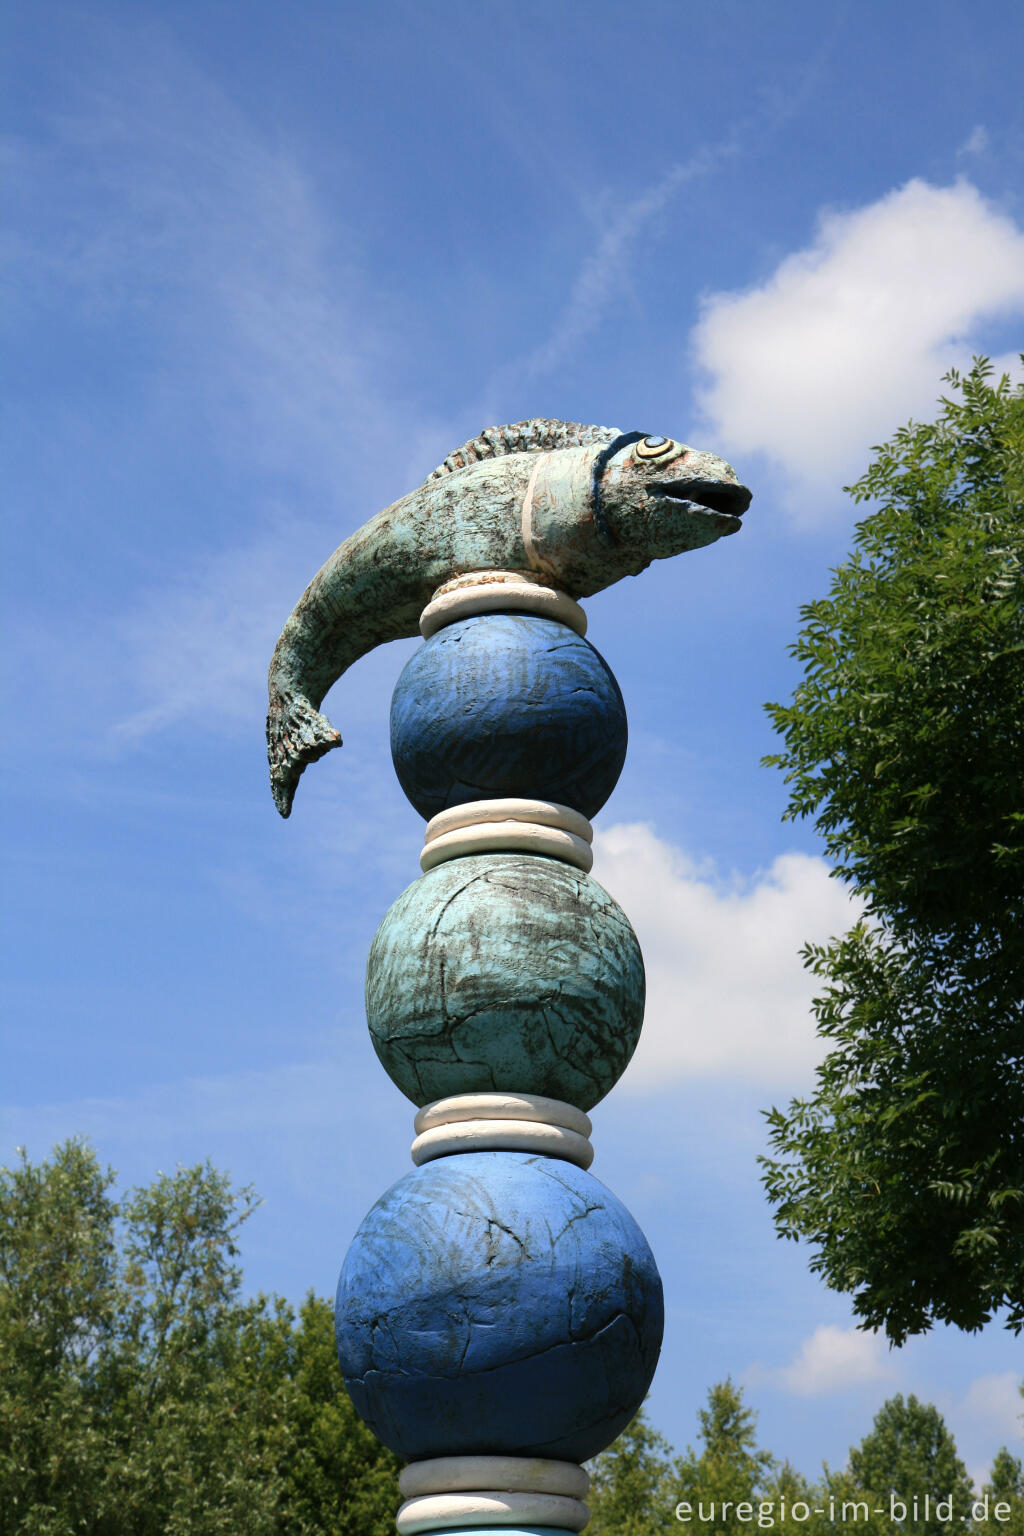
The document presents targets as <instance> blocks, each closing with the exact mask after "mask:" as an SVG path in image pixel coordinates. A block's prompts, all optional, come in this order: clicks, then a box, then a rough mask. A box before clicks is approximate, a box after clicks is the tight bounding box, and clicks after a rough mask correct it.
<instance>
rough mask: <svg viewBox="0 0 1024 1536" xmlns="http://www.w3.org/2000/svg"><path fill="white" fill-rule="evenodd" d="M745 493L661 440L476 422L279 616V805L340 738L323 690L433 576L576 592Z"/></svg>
mask: <svg viewBox="0 0 1024 1536" xmlns="http://www.w3.org/2000/svg"><path fill="white" fill-rule="evenodd" d="M749 504H750V492H749V491H748V490H747V488H746V487H745V486H743V485H741V484H740V483H739V481H738V480H737V478H736V475H735V473H734V471H733V469H732V467H731V466H730V465H729V464H726V463H725V461H724V460H723V459H720V458H717V457H716V456H715V455H714V454H710V453H703V452H701V451H699V450H698V449H695V448H689V447H687V446H686V444H684V443H681V442H679V441H677V440H676V439H673V438H667V437H658V436H652V435H646V434H644V433H643V432H618V431H616V430H615V429H614V428H611V427H592V426H583V425H581V424H580V423H578V422H566V421H547V420H541V419H534V420H531V421H520V422H516V423H515V424H514V425H512V426H506V427H489V428H487V429H486V430H485V431H484V432H482V433H481V434H480V436H479V437H476V438H473V439H472V440H471V441H470V442H468V443H465V444H464V445H463V446H462V447H461V448H458V449H456V450H455V452H454V453H451V454H449V456H448V457H447V458H446V459H445V461H444V463H443V464H441V465H439V467H438V468H437V469H435V470H434V472H433V473H432V474H431V475H429V476H428V478H427V479H426V480H425V481H424V483H423V485H421V486H420V487H419V489H418V490H415V491H413V492H411V493H410V494H409V495H408V496H403V497H402V498H401V500H400V501H396V502H394V503H393V504H392V505H391V506H390V507H386V508H385V510H384V511H383V512H379V513H378V514H377V516H376V517H374V518H371V519H370V521H369V522H368V523H366V524H364V526H363V527H362V528H360V529H359V531H358V532H357V533H354V534H353V535H352V537H351V538H348V539H346V540H345V542H344V543H343V544H341V545H339V547H338V548H337V549H336V550H335V551H334V554H333V555H331V557H330V559H329V560H327V562H326V563H325V564H324V565H323V566H322V567H321V569H320V570H319V571H318V572H317V574H316V575H315V576H314V577H313V580H312V581H311V582H310V584H309V586H308V587H307V588H306V590H305V592H304V593H303V594H302V596H301V597H300V599H299V601H298V603H297V604H296V606H295V608H294V610H293V611H292V614H291V616H290V617H289V619H288V621H287V623H286V624H285V626H284V629H283V631H282V633H281V638H280V639H279V640H278V642H277V645H276V647H275V649H274V655H273V658H272V660H271V663H270V676H269V692H270V703H269V709H268V713H267V755H268V757H269V760H270V781H271V788H272V789H273V793H274V800H275V802H276V804H277V808H278V810H279V811H280V813H281V815H282V816H287V815H289V814H290V812H291V808H292V801H293V799H294V797H295V789H296V786H297V784H298V782H299V777H300V775H301V774H302V773H303V772H304V770H305V769H306V768H307V767H308V765H309V764H310V763H313V762H316V760H317V759H318V758H320V757H323V755H324V753H325V752H330V751H331V749H332V748H334V747H340V746H341V736H340V735H339V733H338V732H337V731H336V730H335V728H334V726H333V725H331V723H330V721H329V720H328V719H327V718H326V717H325V716H324V715H322V714H320V712H319V709H320V704H321V702H322V701H323V698H324V696H325V694H326V693H327V691H328V689H329V688H330V687H331V686H332V684H334V683H335V682H336V681H337V680H338V678H339V677H340V676H341V675H342V673H343V672H345V671H346V670H347V669H348V668H349V667H350V666H352V664H353V662H356V661H358V660H359V658H360V657H361V656H365V655H366V654H367V652H369V651H371V650H373V649H374V648H375V647H376V646H378V645H382V644H384V642H385V641H387V640H397V639H400V638H402V637H406V636H411V635H415V634H417V633H418V625H419V618H420V614H421V612H422V610H423V609H424V607H425V606H426V605H427V604H428V603H429V602H430V599H431V597H432V595H433V594H434V593H435V592H436V591H437V589H438V588H439V587H441V586H442V585H444V584H445V583H446V582H449V581H451V580H452V579H453V578H455V577H458V576H461V575H465V574H467V573H471V572H474V571H504V572H509V571H515V572H522V573H524V574H525V575H527V577H528V578H531V577H532V579H533V580H538V579H539V580H542V581H543V582H545V583H546V584H548V585H550V586H551V587H554V588H556V589H557V590H559V591H561V592H564V593H567V594H568V595H569V596H570V597H572V598H581V597H589V596H591V595H592V594H593V593H595V592H600V591H602V590H603V589H604V588H605V587H608V586H611V585H612V583H613V582H616V581H619V580H621V579H622V577H623V576H636V575H637V574H638V573H639V572H640V571H642V570H644V569H645V568H646V567H647V566H648V565H650V563H651V561H652V560H664V559H667V558H668V556H670V555H678V554H682V553H683V552H684V551H685V550H689V549H699V548H701V547H702V546H703V545H705V544H712V543H714V541H715V540H716V539H720V538H723V537H724V536H725V535H727V534H731V533H735V532H736V531H737V529H738V528H739V527H740V518H741V517H742V515H743V513H744V512H745V511H746V509H747V507H748V506H749Z"/></svg>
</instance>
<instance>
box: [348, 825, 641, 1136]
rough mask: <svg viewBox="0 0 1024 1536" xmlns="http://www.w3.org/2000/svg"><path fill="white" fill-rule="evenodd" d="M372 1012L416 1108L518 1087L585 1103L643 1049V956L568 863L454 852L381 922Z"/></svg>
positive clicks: (374, 952) (376, 1037)
mask: <svg viewBox="0 0 1024 1536" xmlns="http://www.w3.org/2000/svg"><path fill="white" fill-rule="evenodd" d="M366 1014H367V1019H368V1022H369V1026H370V1034H371V1037H372V1039H373V1045H374V1049H375V1050H376V1052H377V1055H378V1056H379V1057H380V1060H381V1063H382V1064H383V1066H384V1069H385V1071H386V1072H387V1073H388V1075H389V1077H390V1078H391V1080H392V1082H393V1083H395V1084H396V1085H397V1087H399V1088H400V1089H401V1090H402V1092H403V1093H404V1094H405V1095H406V1097H407V1098H410V1099H411V1100H412V1101H413V1103H414V1104H419V1105H422V1104H428V1103H430V1101H431V1100H432V1099H440V1098H445V1097H446V1096H447V1095H448V1094H455V1093H495V1092H518V1093H537V1094H544V1095H545V1096H547V1097H548V1098H553V1099H562V1100H564V1101H565V1102H567V1103H570V1104H575V1105H576V1106H577V1107H578V1108H579V1109H584V1110H586V1109H590V1108H591V1107H592V1106H593V1105H594V1104H596V1103H597V1102H598V1100H599V1099H603V1098H604V1096H605V1094H606V1093H608V1091H609V1090H610V1089H611V1088H612V1087H613V1086H614V1085H615V1083H616V1082H617V1081H618V1080H619V1078H620V1077H621V1076H622V1073H623V1072H624V1071H625V1069H626V1065H627V1063H628V1062H629V1059H630V1057H631V1056H632V1054H633V1052H634V1050H635V1049H636V1043H637V1041H638V1040H639V1038H640V1027H641V1025H642V1023H643V1014H644V966H643V959H642V957H641V954H640V946H639V944H638V943H637V939H636V934H635V933H634V932H633V929H632V928H631V926H630V923H629V919H628V918H627V917H626V914H625V913H624V912H623V910H622V908H621V907H620V906H619V905H618V903H617V902H615V901H613V900H612V898H611V897H610V896H609V895H608V892H607V891H605V890H604V889H603V888H602V887H601V886H600V885H598V883H597V881H596V880H591V879H590V877H589V875H585V874H583V873H582V872H581V871H580V870H578V869H574V868H573V867H572V866H571V865H568V864H563V863H561V862H560V861H559V860H557V859H549V858H541V857H538V856H536V855H532V854H521V853H486V854H477V855H474V856H472V857H469V858H461V859H451V860H449V861H448V863H446V864H439V865H438V866H437V867H436V868H435V869H432V870H430V871H429V872H428V873H427V874H425V875H423V876H422V877H421V878H420V879H419V880H416V881H414V883H413V884H412V885H410V886H409V887H408V889H407V890H405V891H403V893H402V895H401V896H399V898H398V900H397V901H396V902H395V903H394V905H393V906H392V907H391V908H390V909H389V911H388V912H387V914H386V916H385V918H384V921H383V922H382V923H381V925H380V927H379V929H378V930H377V936H376V938H375V939H374V941H373V945H372V947H371V949H370V958H369V962H368V964H367V968H366Z"/></svg>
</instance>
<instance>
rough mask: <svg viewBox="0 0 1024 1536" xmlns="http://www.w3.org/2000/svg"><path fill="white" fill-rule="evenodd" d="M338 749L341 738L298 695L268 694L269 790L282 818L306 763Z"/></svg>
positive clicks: (326, 720) (306, 766) (286, 812)
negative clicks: (333, 749) (271, 791)
mask: <svg viewBox="0 0 1024 1536" xmlns="http://www.w3.org/2000/svg"><path fill="white" fill-rule="evenodd" d="M340 746H341V736H340V734H339V733H338V732H337V731H336V730H335V729H334V726H333V725H332V724H331V722H330V721H329V720H328V719H327V717H326V716H325V715H322V714H320V712H319V710H316V709H314V708H313V706H312V704H311V703H310V702H309V700H308V699H306V698H303V697H302V695H301V694H290V695H289V694H283V693H278V692H277V691H276V690H272V691H271V695H270V708H269V710H268V712H267V757H268V759H269V761H270V787H271V789H272V790H273V793H274V803H275V805H276V806H277V808H278V810H279V811H280V812H281V815H282V816H289V815H290V814H291V809H292V801H293V800H294V799H295V790H296V788H297V786H298V782H299V779H300V778H301V776H302V774H303V772H304V771H305V769H306V768H308V767H309V764H310V763H315V762H316V760H317V758H320V757H323V755H324V753H325V752H330V751H331V750H332V748H334V747H340Z"/></svg>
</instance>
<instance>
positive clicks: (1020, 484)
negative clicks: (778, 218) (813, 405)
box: [762, 359, 1024, 1342]
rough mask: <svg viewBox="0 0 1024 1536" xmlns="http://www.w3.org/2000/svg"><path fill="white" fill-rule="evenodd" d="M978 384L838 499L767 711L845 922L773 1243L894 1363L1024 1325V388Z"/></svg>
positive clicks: (781, 1158) (780, 1174)
mask: <svg viewBox="0 0 1024 1536" xmlns="http://www.w3.org/2000/svg"><path fill="white" fill-rule="evenodd" d="M990 376H991V368H990V366H989V365H988V364H987V363H986V362H985V360H984V359H979V360H977V361H976V363H975V366H974V368H973V369H972V370H971V372H970V373H969V374H968V375H966V376H965V377H964V378H962V379H961V378H960V377H959V376H957V375H956V374H950V375H949V376H948V379H949V382H950V384H951V385H952V387H953V391H954V393H955V394H956V395H957V396H958V398H952V399H944V400H943V401H942V402H941V410H940V413H939V416H938V419H937V421H936V422H934V423H932V424H925V425H914V424H911V425H910V426H908V427H906V428H904V429H902V430H901V431H900V432H898V433H897V434H896V436H895V437H894V439H893V440H892V442H890V443H888V444H886V445H884V446H883V447H881V448H879V449H878V450H876V455H877V456H876V458H875V461H874V463H873V464H872V465H871V467H870V469H869V470H868V472H867V474H866V475H865V476H864V477H863V479H861V480H860V481H858V482H857V484H856V485H855V486H853V487H852V488H851V490H852V494H853V496H854V498H855V500H857V501H866V500H869V499H870V500H872V501H874V502H876V503H877V504H878V505H877V507H876V510H875V511H873V512H872V513H871V514H870V515H869V516H868V517H866V518H865V519H864V520H863V521H862V522H861V523H860V524H859V525H858V527H857V530H856V534H855V550H854V553H853V554H852V555H851V557H850V558H849V559H848V560H847V562H846V563H845V564H844V565H843V566H841V567H840V568H839V569H838V570H837V571H836V572H835V573H834V579H833V582H832V586H831V589H830V592H829V595H828V597H827V598H825V599H823V600H821V601H818V602H814V603H811V604H809V605H808V606H807V607H805V608H803V609H802V610H801V616H802V620H803V627H802V630H801V632H800V636H799V638H798V640H797V642H796V644H795V646H794V647H793V654H794V655H795V656H796V657H797V659H798V660H799V661H801V662H802V663H803V665H804V675H803V678H802V681H801V682H800V684H799V685H798V687H797V689H796V691H795V693H794V696H793V699H792V702H791V703H790V704H789V705H781V704H773V705H770V706H768V708H769V714H770V715H771V718H772V721H773V723H774V725H775V728H776V730H777V731H778V732H779V733H780V734H781V735H782V737H783V739H784V743H785V750H784V751H783V752H781V753H778V754H776V755H775V756H773V757H771V758H769V759H767V761H768V762H772V763H775V764H776V765H778V766H780V767H782V768H783V769H784V770H785V771H786V778H787V783H788V784H789V786H790V801H789V805H788V808H787V811H786V815H787V817H790V818H794V817H806V816H811V817H814V818H815V823H816V826H817V827H818V829H819V831H821V833H822V834H823V835H824V838H825V844H826V848H827V850H828V853H829V855H830V857H831V858H832V859H833V861H834V863H835V867H836V873H837V874H838V875H839V876H840V878H842V879H844V880H845V881H847V882H848V883H849V884H850V885H851V886H852V887H853V888H854V890H856V891H857V892H858V893H859V894H860V895H861V896H862V897H863V899H864V901H865V904H866V914H865V918H864V920H863V921H862V922H860V923H858V924H857V925H856V927H855V928H854V929H853V930H852V931H851V932H850V933H848V934H846V935H845V936H842V937H839V938H837V939H835V940H833V941H832V942H831V943H829V944H827V945H824V946H820V947H818V946H810V947H808V949H807V950H806V951H805V962H806V963H807V965H808V966H809V968H810V969H811V971H812V972H813V973H814V974H815V975H816V976H817V977H819V978H820V979H821V981H822V983H823V989H822V991H821V993H820V995H819V996H818V998H817V1000H816V1002H815V1005H814V1007H815V1013H816V1018H817V1026H818V1032H819V1034H820V1035H822V1036H823V1037H824V1038H825V1039H826V1040H827V1041H828V1042H829V1044H830V1051H829V1054H828V1055H827V1057H826V1059H825V1061H824V1062H823V1064H822V1066H821V1067H820V1068H819V1071H818V1075H817V1083H816V1088H815V1092H814V1093H813V1095H812V1096H811V1097H810V1098H809V1099H806V1100H803V1099H798V1100H794V1101H793V1102H792V1103H791V1104H790V1105H789V1108H788V1111H786V1112H783V1111H782V1110H780V1109H777V1108H776V1109H773V1110H772V1111H771V1112H770V1114H769V1116H768V1120H769V1126H770V1139H771V1146H772V1151H773V1153H774V1156H771V1157H768V1158H765V1159H762V1162H763V1164H764V1169H765V1186H766V1189H767V1193H768V1197H769V1200H770V1201H771V1202H772V1204H773V1205H774V1207H775V1221H776V1227H777V1230H778V1232H779V1234H780V1235H781V1236H785V1237H790V1238H804V1239H806V1240H808V1241H810V1242H811V1243H812V1244H813V1245H814V1247H815V1252H814V1254H813V1256H812V1260H811V1264H812V1268H813V1269H815V1270H817V1271H818V1272H820V1273H821V1274H822V1275H823V1276H824V1278H825V1280H826V1282H827V1283H828V1284H829V1285H830V1286H831V1287H833V1288H834V1289H836V1290H840V1291H847V1292H852V1293H853V1296H854V1303H853V1304H854V1309H855V1311H856V1312H857V1313H858V1315H859V1316H860V1317H861V1318H862V1319H863V1325H864V1326H866V1327H871V1328H884V1329H885V1330H886V1332H887V1333H888V1335H889V1336H890V1337H891V1338H892V1339H893V1340H895V1341H896V1342H902V1341H903V1340H904V1339H905V1338H906V1337H907V1335H908V1334H911V1333H919V1332H924V1331H926V1330H927V1329H928V1328H929V1327H930V1326H931V1325H932V1323H933V1322H934V1321H943V1322H948V1323H953V1324H955V1325H956V1326H958V1327H961V1328H966V1329H976V1328H979V1327H981V1326H982V1325H983V1324H984V1323H985V1322H987V1321H988V1320H989V1319H990V1318H991V1316H992V1315H993V1313H994V1312H995V1311H996V1310H998V1309H999V1308H1002V1307H1005V1308H1007V1319H1006V1320H1007V1325H1008V1326H1009V1327H1011V1328H1013V1329H1014V1330H1015V1331H1018V1330H1020V1329H1021V1328H1022V1327H1024V1058H1022V1053H1021V1046H1020V1042H1021V1039H1022V1038H1024V801H1022V796H1021V786H1022V784H1024V386H1022V387H1016V388H1011V386H1010V384H1009V382H1008V380H1007V379H1006V378H1005V377H1004V378H1003V379H1002V380H1000V381H999V382H998V383H996V384H993V383H992V382H991V377H990Z"/></svg>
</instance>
